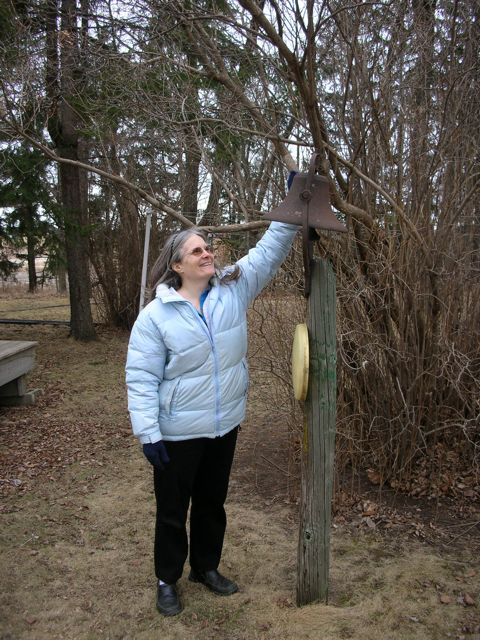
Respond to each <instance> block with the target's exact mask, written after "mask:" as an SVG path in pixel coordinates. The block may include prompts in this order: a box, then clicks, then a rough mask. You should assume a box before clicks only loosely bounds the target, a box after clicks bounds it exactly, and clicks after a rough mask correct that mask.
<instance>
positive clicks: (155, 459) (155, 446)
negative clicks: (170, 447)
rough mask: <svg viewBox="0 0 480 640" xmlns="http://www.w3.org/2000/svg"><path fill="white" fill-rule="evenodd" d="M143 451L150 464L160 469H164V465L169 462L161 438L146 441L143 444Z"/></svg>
mask: <svg viewBox="0 0 480 640" xmlns="http://www.w3.org/2000/svg"><path fill="white" fill-rule="evenodd" d="M143 453H144V455H145V457H146V459H147V460H148V461H149V462H150V464H153V466H154V467H157V468H158V469H160V471H163V470H164V469H165V465H166V464H167V463H168V462H170V458H169V457H168V453H167V448H166V446H165V443H164V442H163V440H159V441H158V442H147V443H146V444H144V445H143Z"/></svg>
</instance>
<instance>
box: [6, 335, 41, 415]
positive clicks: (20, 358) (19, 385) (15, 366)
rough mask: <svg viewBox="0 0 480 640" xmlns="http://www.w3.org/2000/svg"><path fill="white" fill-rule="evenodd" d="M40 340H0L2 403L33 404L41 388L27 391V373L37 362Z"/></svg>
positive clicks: (7, 404) (10, 404) (15, 404)
mask: <svg viewBox="0 0 480 640" xmlns="http://www.w3.org/2000/svg"><path fill="white" fill-rule="evenodd" d="M37 344H38V342H26V341H23V340H0V405H3V406H22V405H29V404H33V402H34V401H35V394H36V393H38V391H39V389H35V390H34V391H27V386H26V383H25V376H26V374H27V373H28V372H29V371H30V370H31V369H32V367H33V365H34V363H35V347H36V346H37Z"/></svg>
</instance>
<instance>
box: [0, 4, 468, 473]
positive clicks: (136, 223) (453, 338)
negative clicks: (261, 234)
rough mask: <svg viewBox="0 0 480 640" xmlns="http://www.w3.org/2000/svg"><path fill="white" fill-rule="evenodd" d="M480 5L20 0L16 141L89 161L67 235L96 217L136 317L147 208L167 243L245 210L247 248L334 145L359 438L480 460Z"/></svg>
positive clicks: (237, 242)
mask: <svg viewBox="0 0 480 640" xmlns="http://www.w3.org/2000/svg"><path fill="white" fill-rule="evenodd" d="M15 6H16V5H15ZM479 13H480V9H479V6H478V5H477V3H472V2H469V1H467V0H458V1H457V0H408V1H407V0H398V1H395V2H388V1H386V0H382V1H379V2H358V1H355V2H353V3H352V2H346V1H345V0H337V1H334V2H329V1H327V0H325V1H322V2H318V1H314V0H307V1H306V2H305V3H299V2H297V1H296V0H286V1H285V2H282V3H281V5H280V4H277V2H275V1H274V0H269V1H267V0H261V1H257V2H255V1H254V0H223V1H220V0H217V1H214V0H204V1H202V2H195V3H192V2H189V1H188V0H172V1H169V2H166V1H163V0H141V1H139V2H135V3H130V2H122V1H121V0H118V1H116V2H113V1H111V2H108V1H105V0H98V1H93V0H91V1H88V0H82V2H75V0H48V2H33V1H31V2H27V3H22V5H21V10H20V9H19V8H18V6H16V8H14V5H13V4H12V5H11V7H10V10H9V11H8V12H7V14H8V15H6V17H7V20H6V21H5V25H7V26H5V27H3V29H4V33H3V34H2V35H3V45H2V49H3V51H2V65H3V67H4V74H3V77H4V79H3V81H2V89H3V99H2V103H1V110H2V115H1V117H2V131H1V136H2V140H3V144H4V145H8V146H9V147H12V148H14V147H15V146H16V145H19V144H25V141H27V142H28V144H30V145H31V147H32V149H33V148H34V147H36V148H37V149H38V148H40V149H42V150H43V152H44V153H45V155H46V156H47V157H49V158H50V159H53V160H55V161H56V162H58V166H59V167H62V166H64V165H66V166H76V171H77V180H78V183H79V187H78V189H77V192H76V193H77V194H83V195H81V199H82V202H84V205H85V207H84V209H83V210H82V211H83V212H80V213H79V214H78V216H77V218H75V221H74V223H72V222H71V219H70V222H68V219H66V220H67V223H66V224H65V227H66V236H67V240H68V238H69V237H70V236H71V237H73V239H75V236H74V235H73V236H72V233H73V231H72V229H74V230H76V232H79V233H80V236H81V237H82V238H87V240H88V243H89V250H88V256H89V261H90V264H91V265H92V266H93V271H94V278H93V286H94V291H95V292H97V295H99V296H100V297H101V299H102V300H103V302H104V306H105V309H106V310H107V315H108V318H109V319H110V321H112V322H114V323H115V324H117V325H118V326H124V327H128V326H130V325H131V323H132V322H133V320H134V318H135V316H136V313H137V310H138V295H139V281H140V269H141V253H142V241H143V232H144V226H145V217H146V214H147V213H150V212H152V211H153V212H154V213H155V215H154V233H153V242H152V258H154V257H155V255H154V254H155V252H156V249H157V247H158V245H159V243H161V242H162V239H163V238H164V237H165V235H166V234H167V233H169V232H170V231H171V230H172V229H173V228H178V227H179V226H181V225H186V224H192V223H198V224H201V225H207V226H209V227H210V228H212V229H215V230H216V231H217V232H219V233H225V232H227V231H228V232H234V231H236V229H237V226H236V225H238V224H240V223H241V224H242V225H244V226H243V227H242V229H243V233H242V234H238V233H230V234H229V236H228V239H229V243H230V246H231V248H232V250H234V251H237V250H238V251H242V250H245V249H246V248H247V247H248V246H249V245H251V244H252V243H253V242H254V241H255V237H256V234H257V233H258V229H259V228H261V226H262V223H261V222H259V221H260V212H261V211H262V210H263V211H264V210H267V209H269V208H270V207H271V206H273V205H274V204H276V203H277V202H278V200H279V199H280V198H281V197H282V196H283V195H284V193H285V177H286V166H288V167H291V166H293V164H294V163H295V162H296V163H297V164H298V165H299V166H300V167H303V166H305V162H307V161H308V158H309V155H310V153H311V152H312V150H318V151H319V152H320V153H321V154H322V158H323V171H324V173H325V175H326V176H328V177H329V179H330V187H331V200H332V204H333V206H334V208H335V209H336V211H337V213H338V215H339V216H341V217H342V219H344V220H345V222H346V224H347V226H348V229H349V232H348V234H345V236H344V237H341V238H337V237H332V236H330V235H328V234H326V233H320V235H319V241H318V253H319V255H322V256H327V257H328V258H329V259H331V260H332V261H333V263H334V266H335V270H336V273H337V278H338V283H337V290H338V314H337V318H338V348H339V376H338V381H339V384H338V388H339V404H338V410H339V424H338V431H339V438H338V447H339V451H340V452H341V453H342V456H341V458H340V459H341V460H343V461H344V462H345V463H347V462H348V461H352V462H355V461H358V460H360V459H368V460H369V462H370V464H373V465H375V466H376V468H378V469H380V470H381V473H382V474H383V477H384V478H385V479H389V478H392V477H408V476H409V474H410V472H411V470H412V466H413V465H414V464H415V463H416V461H417V460H418V457H419V455H425V456H426V455H428V454H429V452H430V451H432V450H433V449H434V448H435V447H436V445H437V444H438V443H442V444H443V445H445V446H446V447H447V448H448V447H450V448H453V447H455V448H457V450H461V451H462V452H463V453H464V454H465V456H466V457H467V459H468V460H470V461H475V464H477V463H478V447H479V416H480V404H479V402H480V401H479V398H480V394H479V393H478V390H479V382H480V346H479V345H480V342H479V330H478V328H479V326H480V302H479V300H480V280H479V241H480V233H479V215H478V196H479V176H480V174H479V148H480V147H479V142H480V140H479V138H480V108H479V107H480V104H479V102H480V97H479V96H480V86H479V85H480V60H479V50H478V41H479V35H480V34H479V18H480V15H479ZM13 52H16V53H15V54H14V53H13ZM52 65H53V66H52ZM52 114H53V115H55V121H53V120H52ZM39 122H40V123H42V122H43V126H41V124H40V125H39ZM66 125H68V127H69V131H70V133H71V137H70V139H69V140H66V139H65V127H66ZM68 127H67V128H68ZM47 130H48V131H49V134H47V133H46V132H47ZM21 140H23V142H20V141H21ZM68 144H70V147H69V146H68ZM72 145H74V146H75V150H76V155H75V156H73V155H72V154H71V153H70V151H71V148H72ZM69 154H70V155H69ZM72 160H73V165H68V161H72ZM66 161H67V162H66ZM75 163H76V165H75ZM80 163H82V164H80ZM79 166H80V167H82V166H83V167H85V166H87V167H89V169H90V170H89V172H88V173H87V172H85V171H83V170H82V169H78V167H79ZM60 173H61V171H60ZM71 179H72V176H68V175H65V176H63V178H62V176H61V175H60V186H61V185H62V184H64V185H65V184H67V181H68V180H71ZM67 196H68V194H67V193H65V188H64V190H63V191H62V190H60V195H59V197H60V200H61V199H62V198H64V199H65V198H67ZM79 197H80V196H79ZM67 199H68V198H67ZM67 204H68V203H67ZM63 205H64V206H65V205H66V202H63ZM72 206H73V205H72V204H71V203H70V209H71V208H72ZM69 225H70V226H69ZM79 230H80V231H79ZM77 237H78V236H77ZM73 244H75V242H73ZM68 254H69V252H68V247H67V259H68ZM74 259H75V257H72V260H74ZM297 268H298V266H297ZM299 279H300V274H299V273H298V272H297V273H296V274H295V275H293V276H292V277H289V278H288V279H286V281H285V282H286V283H287V284H286V285H285V286H288V287H290V291H291V287H292V285H291V283H292V281H298V280H299ZM279 287H280V288H281V285H277V288H276V289H275V292H276V293H275V295H279V294H278V291H279ZM298 295H300V294H298ZM272 357H273V356H272ZM272 362H273V360H272ZM283 366H284V367H287V366H288V365H287V363H286V362H284V361H283ZM267 368H268V367H267Z"/></svg>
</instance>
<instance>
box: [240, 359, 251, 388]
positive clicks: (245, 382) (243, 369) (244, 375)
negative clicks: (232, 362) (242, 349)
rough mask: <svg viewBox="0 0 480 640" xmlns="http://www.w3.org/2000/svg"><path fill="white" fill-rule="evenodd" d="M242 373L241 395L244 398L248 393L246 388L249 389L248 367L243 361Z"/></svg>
mask: <svg viewBox="0 0 480 640" xmlns="http://www.w3.org/2000/svg"><path fill="white" fill-rule="evenodd" d="M242 371H243V380H244V386H243V395H244V396H246V395H247V393H248V387H249V377H248V366H247V363H246V362H245V360H242Z"/></svg>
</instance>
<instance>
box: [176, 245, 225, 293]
mask: <svg viewBox="0 0 480 640" xmlns="http://www.w3.org/2000/svg"><path fill="white" fill-rule="evenodd" d="M181 253H182V259H181V260H180V262H176V263H175V264H174V265H173V268H174V270H175V271H176V272H177V273H178V275H179V276H180V278H181V279H182V284H185V283H187V282H192V283H194V282H202V283H205V285H206V284H207V283H208V281H209V280H210V278H211V277H212V276H213V275H215V264H214V260H213V250H212V248H211V246H210V245H207V244H206V243H205V240H204V239H203V238H202V237H201V236H189V237H188V238H187V240H186V241H185V243H184V245H183V247H182V251H181Z"/></svg>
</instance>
